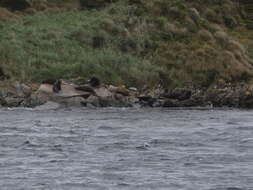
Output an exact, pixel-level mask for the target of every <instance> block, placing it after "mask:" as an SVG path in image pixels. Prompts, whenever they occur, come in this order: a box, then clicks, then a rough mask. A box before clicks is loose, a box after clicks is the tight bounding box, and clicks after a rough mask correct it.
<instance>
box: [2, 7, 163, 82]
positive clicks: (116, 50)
mask: <svg viewBox="0 0 253 190" xmlns="http://www.w3.org/2000/svg"><path fill="white" fill-rule="evenodd" d="M107 17H108V15H107V14H106V12H105V11H104V12H103V11H101V12H96V11H84V12H65V13H60V14H49V15H35V16H27V17H25V18H23V19H19V20H12V21H8V22H0V39H1V43H0V66H1V67H2V68H3V69H4V71H5V72H6V73H7V74H8V75H10V76H11V77H12V78H13V79H17V80H22V81H43V80H47V79H52V78H53V79H54V78H64V79H69V78H77V77H82V78H88V77H90V76H98V77H99V78H101V80H103V81H104V82H108V83H114V84H127V85H143V84H144V83H155V82H156V81H158V80H159V79H158V78H159V77H158V72H157V71H158V70H159V68H155V67H154V65H151V64H150V63H149V61H147V60H145V59H144V58H141V57H138V56H135V55H131V54H129V53H123V52H122V51H121V50H120V44H121V42H122V41H123V40H125V39H124V38H123V37H118V36H115V35H114V34H113V33H108V32H107V31H105V30H104V29H103V23H104V22H105V21H106V19H107ZM109 27H115V28H116V27H117V28H116V29H113V30H115V33H117V32H120V31H117V29H118V30H120V29H119V28H120V25H116V24H115V25H113V26H109ZM126 40H128V39H126ZM133 41H134V43H136V42H135V41H136V39H133Z"/></svg>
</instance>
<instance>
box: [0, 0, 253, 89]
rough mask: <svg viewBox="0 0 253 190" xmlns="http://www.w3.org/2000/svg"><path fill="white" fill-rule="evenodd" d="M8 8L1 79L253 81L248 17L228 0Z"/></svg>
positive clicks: (0, 28) (2, 28)
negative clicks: (91, 77) (92, 78)
mask: <svg viewBox="0 0 253 190" xmlns="http://www.w3.org/2000/svg"><path fill="white" fill-rule="evenodd" d="M24 1H25V0H24ZM6 2H8V1H7V0H5V1H0V5H1V3H2V6H3V5H5V8H0V10H1V11H0V19H2V21H0V39H1V41H0V77H1V78H2V80H4V79H11V80H19V81H29V82H41V81H43V80H47V79H56V78H64V79H81V80H82V79H86V78H88V77H90V76H94V75H95V76H98V77H99V78H101V79H102V80H103V81H105V82H108V83H113V84H126V85H128V86H143V85H148V86H154V85H157V84H162V85H164V86H184V85H186V84H189V83H193V84H195V85H200V86H210V85H212V84H214V83H217V82H220V81H224V82H227V81H229V82H240V81H246V82H248V81H250V80H251V77H252V74H253V67H252V59H253V39H252V36H253V35H252V34H253V33H252V30H251V29H250V28H249V27H247V24H248V23H249V22H248V20H247V17H246V16H245V14H246V15H247V13H245V11H244V9H243V8H242V7H240V6H238V4H236V3H234V2H233V1H230V0H225V1H217V2H216V1H215V2H214V1H208V0H207V1H198V0H192V1H186V0H171V1H167V0H152V1H151V0H150V1H149V0H145V1H144V0H128V1H124V0H118V1H103V0H102V1H83V2H82V1H72V3H70V1H67V0H65V1H64V0H58V1H56V0H55V1H50V3H48V2H47V1H46V0H44V1H41V0H40V1H27V2H28V4H26V7H22V6H21V7H16V6H13V4H11V3H9V4H8V3H7V4H6ZM35 2H36V3H35ZM52 2H53V3H52ZM74 2H75V3H74ZM6 5H8V6H6ZM19 9H21V10H19Z"/></svg>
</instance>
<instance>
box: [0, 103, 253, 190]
mask: <svg viewBox="0 0 253 190" xmlns="http://www.w3.org/2000/svg"><path fill="white" fill-rule="evenodd" d="M0 189H1V190H30V189H35V190H48V189H49V190H50V189H52V190H72V189H73V190H79V189H87V190H89V189H91V190H93V189H94V190H97V189H98V190H100V189H101V190H107V189H108V190H119V189H123V190H139V189H140V190H149V189H150V190H151V189H152V190H153V189H157V190H160V189H161V190H163V189H164V190H167V189H168V190H252V189H253V111H250V110H235V109H234V110H233V109H214V110H210V109H203V108H200V109H135V108H127V109H126V108H125V109H116V108H107V109H78V108H74V109H70V108H68V109H60V110H32V109H28V110H26V109H12V110H10V109H5V110H1V111H0Z"/></svg>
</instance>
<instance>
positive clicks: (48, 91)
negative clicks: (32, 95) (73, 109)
mask: <svg viewBox="0 0 253 190" xmlns="http://www.w3.org/2000/svg"><path fill="white" fill-rule="evenodd" d="M36 95H37V97H38V98H39V99H40V100H41V101H53V102H59V103H64V104H67V105H71V104H73V105H77V104H78V103H77V102H78V101H79V104H81V101H83V99H86V98H88V97H89V96H90V95H91V93H90V92H86V91H82V90H77V89H76V86H75V85H72V84H67V83H63V84H62V85H61V90H60V91H59V92H58V93H55V92H54V91H53V85H51V84H41V85H40V87H39V89H38V90H37V92H36Z"/></svg>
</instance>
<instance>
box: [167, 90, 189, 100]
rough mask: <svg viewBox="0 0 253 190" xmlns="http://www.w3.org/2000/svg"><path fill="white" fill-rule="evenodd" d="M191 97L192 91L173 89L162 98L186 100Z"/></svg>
mask: <svg viewBox="0 0 253 190" xmlns="http://www.w3.org/2000/svg"><path fill="white" fill-rule="evenodd" d="M191 95H192V91H191V90H189V89H186V88H175V89H173V90H171V91H169V92H167V93H165V94H163V95H162V96H163V97H165V98H169V99H177V100H180V101H182V100H186V99H189V98H190V97H191Z"/></svg>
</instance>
